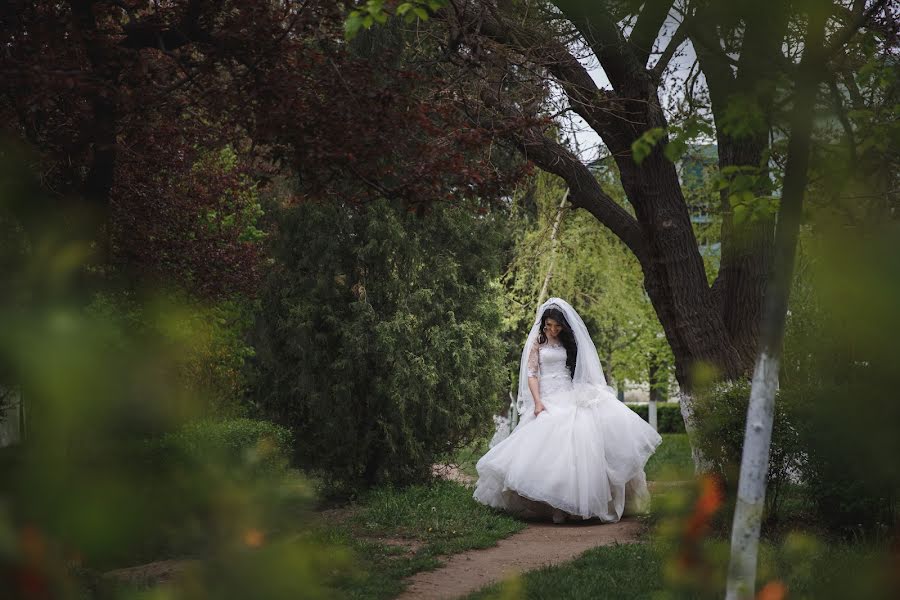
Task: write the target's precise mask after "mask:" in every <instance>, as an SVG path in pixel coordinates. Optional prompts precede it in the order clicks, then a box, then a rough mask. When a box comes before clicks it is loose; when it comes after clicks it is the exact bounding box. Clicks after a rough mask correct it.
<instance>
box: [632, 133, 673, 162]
mask: <svg viewBox="0 0 900 600" xmlns="http://www.w3.org/2000/svg"><path fill="white" fill-rule="evenodd" d="M664 137H666V130H665V128H663V127H654V128H652V129H648V130H647V131H645V132H644V133H642V134H641V137H639V138H638V139H636V140H634V141H633V142H632V143H631V156H632V158H633V159H634V162H636V163H637V164H641V163H642V162H644V159H645V158H647V157H648V156H650V153H651V152H653V148H654V147H655V146H656V144H658V143H659V142H660V140H662V139H663V138H664Z"/></svg>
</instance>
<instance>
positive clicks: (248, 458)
mask: <svg viewBox="0 0 900 600" xmlns="http://www.w3.org/2000/svg"><path fill="white" fill-rule="evenodd" d="M148 446H149V448H150V450H151V452H152V453H153V455H154V457H155V459H156V460H167V461H185V462H189V463H192V464H193V463H201V464H202V463H205V462H209V461H210V459H212V458H214V459H215V460H216V461H217V462H220V463H221V464H225V465H229V466H231V467H237V466H238V465H250V466H253V467H254V468H262V469H265V470H270V469H273V468H278V467H281V466H284V463H285V460H286V459H287V458H288V457H289V456H290V451H291V446H292V435H291V432H290V431H288V430H287V429H286V428H284V427H281V426H280V425H276V424H274V423H269V422H267V421H256V420H253V419H227V420H221V421H212V420H203V421H195V422H193V423H188V424H187V425H185V426H183V427H181V428H180V429H178V430H176V431H174V432H171V433H168V434H165V435H164V436H163V437H161V438H159V439H157V440H152V441H150V442H148Z"/></svg>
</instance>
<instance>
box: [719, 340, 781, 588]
mask: <svg viewBox="0 0 900 600" xmlns="http://www.w3.org/2000/svg"><path fill="white" fill-rule="evenodd" d="M778 362H779V361H778V357H777V356H770V355H769V354H767V353H766V352H762V353H761V354H760V355H759V359H758V360H757V363H756V369H755V370H754V372H753V383H752V385H751V387H750V404H749V406H748V407H747V430H746V433H745V434H744V450H743V455H742V457H741V475H740V483H739V484H738V498H737V506H736V507H735V510H734V522H733V525H732V528H731V561H730V562H729V564H728V586H727V589H726V593H725V598H726V600H744V599H746V598H752V597H753V592H754V584H755V579H756V558H757V549H758V547H759V530H760V526H761V523H762V513H763V506H764V502H765V499H766V474H767V473H768V470H769V447H770V442H771V440H772V423H773V420H774V416H775V390H776V389H777V388H778Z"/></svg>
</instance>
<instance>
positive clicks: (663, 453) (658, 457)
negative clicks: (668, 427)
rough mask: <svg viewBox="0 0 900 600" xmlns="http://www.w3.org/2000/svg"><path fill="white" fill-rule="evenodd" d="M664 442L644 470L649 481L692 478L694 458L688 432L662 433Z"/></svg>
mask: <svg viewBox="0 0 900 600" xmlns="http://www.w3.org/2000/svg"><path fill="white" fill-rule="evenodd" d="M660 435H662V439H663V442H662V444H661V445H660V446H659V448H657V449H656V452H654V453H653V456H651V457H650V460H648V461H647V467H646V468H645V469H644V471H645V472H646V474H647V480H648V481H665V480H672V479H674V480H676V481H683V480H687V479H691V478H692V477H693V474H694V459H693V458H692V456H691V444H690V441H689V440H688V436H687V434H686V433H662V434H660Z"/></svg>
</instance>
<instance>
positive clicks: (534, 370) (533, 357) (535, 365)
mask: <svg viewBox="0 0 900 600" xmlns="http://www.w3.org/2000/svg"><path fill="white" fill-rule="evenodd" d="M539 356H540V347H539V346H538V345H537V344H536V343H535V344H534V345H533V346H532V347H531V352H529V353H528V376H529V377H537V376H538V374H539V373H540V360H539Z"/></svg>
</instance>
